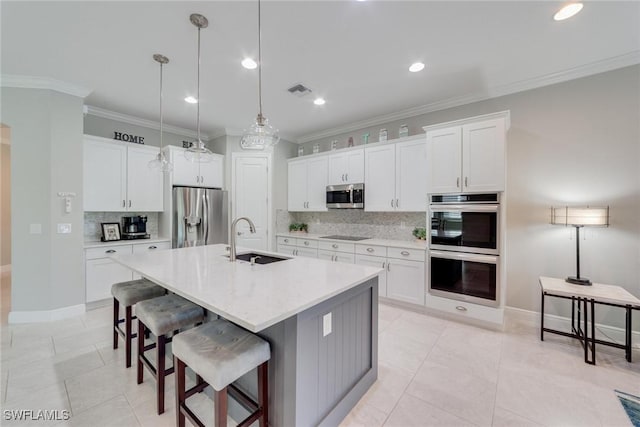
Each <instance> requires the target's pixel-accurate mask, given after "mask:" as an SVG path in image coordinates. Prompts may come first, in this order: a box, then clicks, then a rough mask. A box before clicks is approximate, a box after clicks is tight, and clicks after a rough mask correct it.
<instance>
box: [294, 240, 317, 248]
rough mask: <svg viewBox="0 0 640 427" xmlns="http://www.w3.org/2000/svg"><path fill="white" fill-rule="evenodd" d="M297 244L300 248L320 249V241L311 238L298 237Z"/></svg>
mask: <svg viewBox="0 0 640 427" xmlns="http://www.w3.org/2000/svg"><path fill="white" fill-rule="evenodd" d="M296 246H298V247H300V248H312V249H318V241H317V240H311V239H296Z"/></svg>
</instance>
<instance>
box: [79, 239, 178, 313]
mask: <svg viewBox="0 0 640 427" xmlns="http://www.w3.org/2000/svg"><path fill="white" fill-rule="evenodd" d="M170 248H171V242H170V241H162V242H154V243H128V244H122V245H117V246H105V247H97V248H87V249H85V291H86V295H85V301H86V302H94V301H100V300H104V299H107V298H111V286H112V285H113V284H114V283H118V282H126V281H128V280H134V279H139V278H140V277H141V276H140V275H138V274H135V273H133V272H132V271H131V270H130V269H128V268H127V267H123V266H122V265H121V264H119V263H117V262H115V261H113V260H112V259H111V258H110V257H111V256H112V255H129V254H132V253H134V254H136V253H142V252H146V251H152V250H160V249H170Z"/></svg>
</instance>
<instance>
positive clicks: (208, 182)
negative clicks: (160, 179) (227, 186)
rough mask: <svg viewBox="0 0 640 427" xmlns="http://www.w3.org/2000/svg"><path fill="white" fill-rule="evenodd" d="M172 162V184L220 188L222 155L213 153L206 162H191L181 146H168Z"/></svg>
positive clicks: (222, 181) (222, 164) (221, 181)
mask: <svg viewBox="0 0 640 427" xmlns="http://www.w3.org/2000/svg"><path fill="white" fill-rule="evenodd" d="M168 149H169V151H170V158H171V162H172V163H173V172H172V184H173V185H179V186H185V187H207V188H222V187H223V184H224V156H223V155H221V154H213V155H212V157H213V160H212V161H211V162H208V163H204V162H203V163H199V162H191V161H189V160H187V158H186V157H185V156H184V151H185V149H184V148H182V147H175V146H169V147H168Z"/></svg>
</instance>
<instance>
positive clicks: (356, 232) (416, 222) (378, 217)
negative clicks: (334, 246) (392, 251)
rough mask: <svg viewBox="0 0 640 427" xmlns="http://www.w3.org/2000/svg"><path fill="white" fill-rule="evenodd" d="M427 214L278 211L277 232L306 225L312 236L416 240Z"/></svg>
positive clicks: (349, 210) (353, 210) (353, 211)
mask: <svg viewBox="0 0 640 427" xmlns="http://www.w3.org/2000/svg"><path fill="white" fill-rule="evenodd" d="M426 215H427V214H426V212H365V211H362V210H358V209H344V210H331V211H328V212H288V211H286V210H282V209H279V210H277V211H276V231H277V232H278V233H285V232H287V231H289V224H290V223H292V222H304V223H306V224H308V226H309V233H312V234H341V235H349V236H363V237H370V238H376V239H392V240H407V241H410V240H415V237H413V234H412V232H413V229H414V228H415V227H426V223H427V216H426Z"/></svg>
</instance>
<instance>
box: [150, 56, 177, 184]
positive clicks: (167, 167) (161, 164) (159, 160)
mask: <svg viewBox="0 0 640 427" xmlns="http://www.w3.org/2000/svg"><path fill="white" fill-rule="evenodd" d="M153 59H154V61H156V62H157V63H159V64H160V152H159V153H158V155H157V156H156V158H155V159H153V160H151V161H150V162H149V167H150V168H151V169H159V170H161V171H162V172H171V171H172V170H173V163H171V162H170V161H169V159H167V156H166V155H165V153H164V151H162V148H163V144H162V130H163V126H162V123H163V120H162V119H163V115H162V66H163V65H164V64H168V63H169V58H167V57H166V56H164V55H160V54H159V53H156V54H155V55H153Z"/></svg>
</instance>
